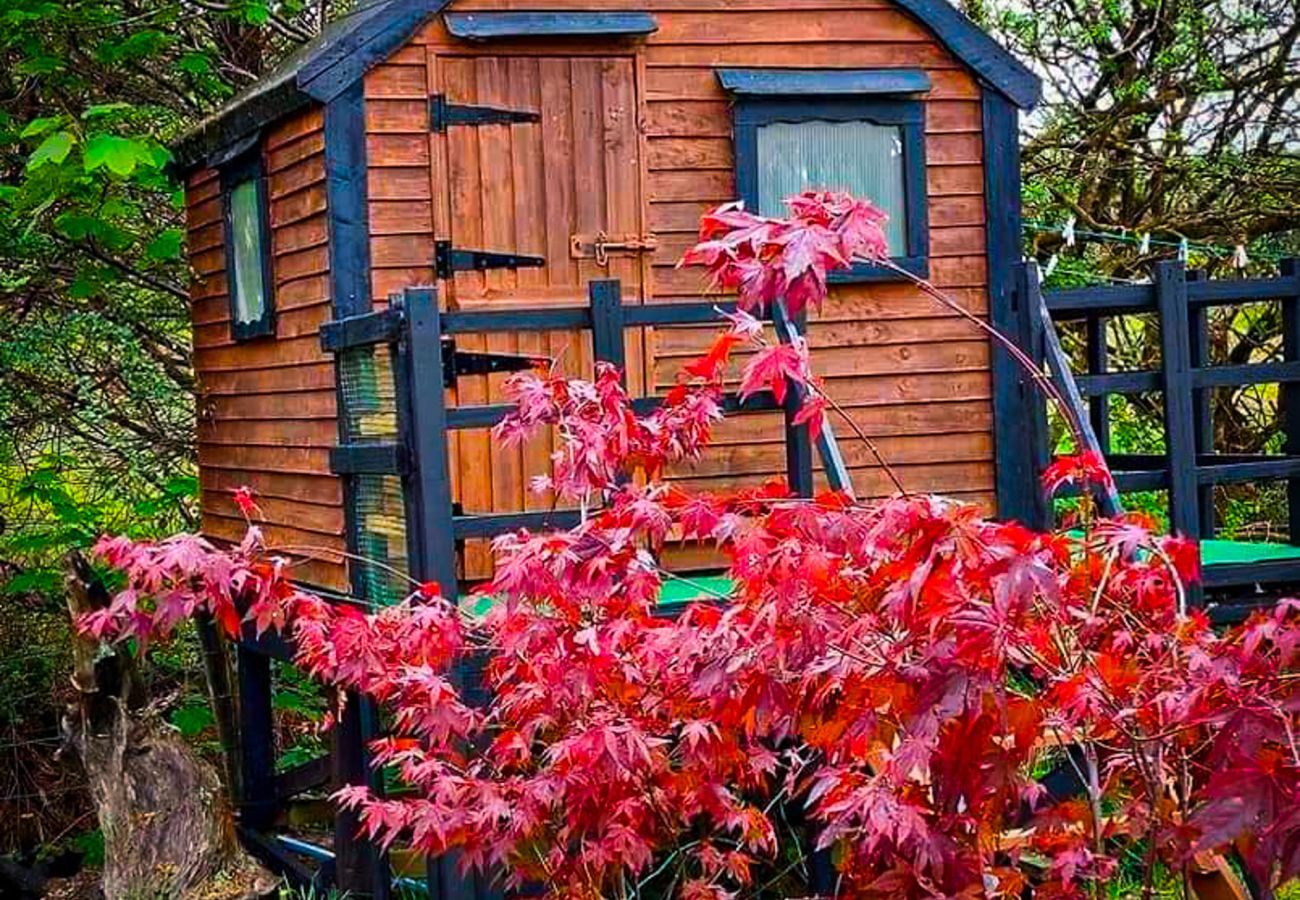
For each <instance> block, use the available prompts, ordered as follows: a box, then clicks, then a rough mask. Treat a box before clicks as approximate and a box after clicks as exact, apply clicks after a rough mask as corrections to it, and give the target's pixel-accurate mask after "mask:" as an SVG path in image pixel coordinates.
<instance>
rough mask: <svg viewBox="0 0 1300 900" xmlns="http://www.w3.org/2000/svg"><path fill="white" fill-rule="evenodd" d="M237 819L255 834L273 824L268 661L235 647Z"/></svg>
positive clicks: (272, 739) (272, 728)
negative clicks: (237, 722)
mask: <svg viewBox="0 0 1300 900" xmlns="http://www.w3.org/2000/svg"><path fill="white" fill-rule="evenodd" d="M235 659H236V669H237V672H236V675H237V678H238V683H239V773H240V784H239V787H238V790H239V820H240V824H241V825H243V826H244V827H246V828H250V829H252V830H254V831H265V830H266V829H267V828H270V827H271V825H272V823H273V822H274V821H275V806H276V799H275V721H274V717H273V715H272V712H271V659H270V657H268V656H265V655H263V654H261V653H258V652H257V651H256V650H252V649H249V648H248V647H245V646H243V645H242V644H241V645H238V647H237V649H236V652H235Z"/></svg>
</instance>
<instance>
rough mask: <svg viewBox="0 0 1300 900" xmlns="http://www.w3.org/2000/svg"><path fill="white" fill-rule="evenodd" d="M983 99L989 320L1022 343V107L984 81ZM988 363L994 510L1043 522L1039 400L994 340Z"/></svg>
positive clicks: (1016, 366)
mask: <svg viewBox="0 0 1300 900" xmlns="http://www.w3.org/2000/svg"><path fill="white" fill-rule="evenodd" d="M980 98H981V110H980V112H981V122H982V125H981V127H982V131H983V147H984V228H985V247H986V249H985V259H986V262H987V264H988V282H989V284H988V291H989V324H991V325H992V326H993V327H994V328H996V329H997V330H998V331H1000V332H1002V334H1004V335H1007V336H1008V337H1011V338H1012V339H1014V340H1016V341H1017V342H1019V341H1020V340H1021V332H1020V328H1021V310H1019V309H1018V308H1017V306H1016V282H1017V266H1018V265H1020V260H1021V255H1022V254H1021V245H1020V241H1021V232H1020V111H1019V110H1018V109H1017V108H1016V106H1015V104H1014V103H1012V102H1011V101H1010V100H1008V99H1007V98H1006V96H1005V95H1004V94H1002V93H1001V92H1000V91H998V90H997V89H996V88H993V87H990V86H987V85H985V86H984V87H982V88H981V90H980ZM991 362H992V372H993V447H994V453H995V460H996V474H995V483H996V490H997V504H998V515H999V516H1000V517H1001V518H1003V519H1016V520H1019V521H1021V522H1024V523H1026V524H1034V523H1035V522H1036V521H1041V518H1042V516H1041V510H1042V507H1043V504H1042V501H1041V492H1040V491H1039V489H1038V476H1037V473H1036V472H1035V470H1034V467H1033V455H1032V451H1031V447H1030V440H1029V429H1028V428H1026V424H1025V423H1026V412H1027V410H1029V409H1030V408H1031V407H1032V406H1034V405H1035V404H1038V403H1040V402H1041V401H1040V399H1039V398H1038V397H1037V396H1035V395H1031V394H1029V393H1027V392H1026V390H1025V384H1024V379H1023V375H1024V373H1023V372H1021V371H1020V368H1019V366H1018V365H1017V364H1016V361H1015V360H1014V359H1013V358H1012V356H1011V354H1009V353H1008V352H1007V351H1006V349H1005V348H1003V347H1002V346H1000V345H999V344H998V343H996V342H994V344H993V357H992V361H991ZM1034 390H1036V388H1034Z"/></svg>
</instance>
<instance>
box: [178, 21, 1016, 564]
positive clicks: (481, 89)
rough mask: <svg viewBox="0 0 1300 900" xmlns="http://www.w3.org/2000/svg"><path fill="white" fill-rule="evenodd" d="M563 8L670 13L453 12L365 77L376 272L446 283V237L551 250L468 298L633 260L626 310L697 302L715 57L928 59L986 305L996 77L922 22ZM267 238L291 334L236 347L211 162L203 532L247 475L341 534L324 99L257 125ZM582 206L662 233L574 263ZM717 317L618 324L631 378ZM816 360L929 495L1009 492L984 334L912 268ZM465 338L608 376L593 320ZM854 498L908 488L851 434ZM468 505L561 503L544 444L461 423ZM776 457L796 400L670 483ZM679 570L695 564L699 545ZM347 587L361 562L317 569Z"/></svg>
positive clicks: (796, 62)
mask: <svg viewBox="0 0 1300 900" xmlns="http://www.w3.org/2000/svg"><path fill="white" fill-rule="evenodd" d="M531 6H535V4H527V3H525V2H523V0H461V2H457V3H455V4H454V10H455V11H472V10H490V9H510V8H512V7H515V8H529V7H531ZM546 6H547V8H548V9H557V10H559V9H582V10H593V9H617V8H627V9H638V10H646V11H649V12H652V13H653V14H654V15H655V17H656V19H657V21H658V30H657V31H656V32H655V33H654V34H652V35H650V36H649V37H648V38H646V39H644V40H635V41H631V40H625V39H609V40H600V41H591V40H572V39H564V40H554V39H551V40H545V39H529V40H518V41H511V42H505V41H492V42H487V43H473V44H471V43H467V42H463V41H459V40H457V39H456V38H454V37H453V36H452V35H450V34H449V33H448V31H447V30H446V28H445V27H444V25H443V23H442V20H441V18H436V19H434V20H432V21H431V22H429V23H428V24H427V25H426V26H425V27H424V28H422V29H421V30H420V31H419V32H418V33H417V35H416V36H415V37H414V38H413V39H412V40H411V41H409V42H408V43H407V45H406V46H404V47H403V48H401V49H399V50H398V51H397V52H396V53H394V54H393V55H392V56H390V57H389V58H388V59H387V60H386V61H384V62H382V63H380V64H379V65H377V66H376V67H375V68H373V69H372V70H371V71H370V72H369V73H368V74H367V75H366V76H365V84H364V93H365V129H366V143H367V147H366V149H367V163H368V173H369V178H368V202H369V229H370V256H371V265H372V272H371V288H372V292H373V296H374V298H375V301H376V303H377V304H382V302H383V299H384V298H385V297H386V296H387V295H388V294H389V293H390V292H392V291H396V290H400V289H401V288H403V287H406V286H409V285H414V284H430V283H434V281H435V277H434V271H433V268H432V261H433V245H434V241H435V239H438V238H450V239H452V240H453V242H454V243H455V245H456V246H461V247H468V248H473V249H486V250H499V251H505V252H517V253H526V254H535V255H540V256H543V257H545V259H546V261H547V265H546V267H545V268H543V269H534V270H528V269H522V270H519V271H518V272H508V271H501V272H492V273H487V274H480V273H469V274H467V275H457V276H456V277H455V278H454V279H452V280H451V281H450V282H449V283H442V284H440V285H439V287H440V290H441V296H442V297H443V298H444V302H445V303H447V304H448V305H450V306H453V307H456V308H482V307H485V306H486V307H488V308H501V307H504V306H509V305H516V306H517V305H535V304H537V303H551V304H582V303H585V302H586V295H585V288H584V285H585V283H586V281H588V280H590V279H591V278H598V277H610V276H612V277H618V278H620V279H622V280H623V282H624V301H625V302H627V303H659V302H673V301H680V300H687V299H697V298H699V297H701V296H705V295H706V293H707V292H706V290H705V287H704V283H703V280H702V278H701V276H700V273H699V272H698V271H695V270H690V269H678V268H676V263H677V260H678V259H679V258H680V256H681V253H682V251H683V250H684V249H685V248H686V247H687V246H689V244H690V243H691V241H692V239H693V235H694V232H695V229H696V227H697V224H698V221H699V217H700V215H701V214H702V213H703V212H704V211H706V210H707V209H709V208H710V207H712V206H714V205H716V204H718V203H721V202H724V201H727V200H730V199H733V198H734V195H735V174H734V156H733V148H732V142H731V128H732V117H731V109H730V105H729V102H728V98H727V96H726V94H725V93H724V92H723V91H722V89H721V87H720V86H719V84H718V81H717V77H716V72H715V70H716V69H717V68H719V67H724V66H745V67H775V68H780V67H787V68H798V67H817V68H836V67H840V68H877V67H890V66H902V67H922V68H924V69H925V70H926V71H927V72H928V73H929V75H930V78H931V80H932V83H933V89H932V91H931V92H930V94H929V95H928V97H927V102H926V155H927V165H928V171H927V185H928V198H927V199H928V204H929V220H930V271H931V276H932V279H933V281H934V282H935V283H936V284H937V285H938V286H939V287H941V288H943V289H944V290H945V291H947V292H949V293H950V294H951V295H953V296H954V297H955V298H956V299H957V300H959V301H960V302H961V303H962V304H963V305H964V306H965V307H966V308H967V309H969V310H971V311H974V312H976V313H978V314H984V313H986V312H987V306H988V300H987V297H988V292H987V273H986V268H987V267H986V262H985V228H984V222H985V205H984V196H983V184H984V172H983V165H982V162H983V160H982V146H983V144H982V133H981V120H980V116H981V105H980V88H979V85H978V83H977V81H976V79H975V77H974V76H973V75H972V74H971V73H970V72H969V71H968V70H967V69H966V68H965V67H964V66H963V65H962V64H961V63H960V62H958V61H957V60H956V59H955V58H954V57H953V56H952V55H951V54H950V53H949V52H948V51H947V50H946V49H945V48H944V47H943V46H942V45H941V44H940V43H939V42H938V41H937V40H936V39H935V38H934V36H933V35H932V34H931V33H930V32H928V31H927V30H926V28H925V27H924V26H923V25H921V24H920V23H918V22H917V21H915V20H913V19H912V18H910V17H909V16H907V15H906V14H905V13H903V12H901V11H900V10H898V9H897V8H896V7H894V6H893V5H892V4H890V3H889V2H888V0H548V3H547V4H546ZM433 93H445V94H446V95H447V96H448V97H449V98H451V99H452V100H453V101H456V102H468V103H485V104H489V105H497V106H507V107H513V108H519V109H531V110H535V111H540V112H542V113H543V121H542V123H540V124H535V123H525V124H516V125H495V126H483V127H478V128H465V129H452V134H434V133H431V132H430V128H429V124H430V123H429V97H430V95H431V94H433ZM265 153H266V158H267V161H268V168H269V170H270V172H271V181H272V197H273V199H272V220H273V224H274V230H275V236H276V259H275V281H276V286H277V306H278V309H279V315H280V324H279V326H278V333H277V340H276V341H273V342H272V341H268V342H265V343H263V344H260V345H259V344H257V343H256V342H254V343H253V344H249V345H239V346H234V345H232V344H231V343H230V340H229V333H228V325H227V319H228V307H227V302H226V299H225V286H224V275H223V273H222V271H221V266H222V263H221V248H220V240H221V235H220V228H219V224H218V225H217V226H216V227H215V228H214V227H213V223H219V217H220V212H219V202H215V201H214V198H215V197H216V187H215V176H214V173H210V172H206V173H198V174H196V175H195V176H194V177H192V178H191V180H190V191H189V193H190V205H191V250H192V253H193V259H194V263H195V268H196V269H197V270H198V272H199V275H200V276H201V279H202V280H201V281H200V282H199V284H198V285H197V286H196V291H195V298H196V299H195V321H196V348H197V352H198V368H199V372H200V376H201V379H202V381H203V385H204V397H205V401H206V403H207V409H208V411H209V413H210V415H211V416H212V417H211V418H209V419H206V420H205V424H204V425H203V431H202V433H201V450H200V464H201V467H202V469H203V485H204V489H205V490H204V527H205V529H207V530H208V531H209V532H210V533H213V534H215V535H219V536H228V535H233V534H234V533H235V532H236V531H237V530H238V526H239V522H238V521H237V519H236V518H235V517H234V513H233V508H232V507H231V505H230V502H229V499H228V495H226V494H225V493H223V492H224V491H226V490H227V489H228V488H229V487H231V486H233V485H235V484H238V483H243V482H245V481H247V482H248V483H250V484H252V485H253V486H254V487H255V488H257V489H258V490H259V491H260V493H261V497H262V501H261V502H262V504H263V509H264V511H265V512H266V514H267V520H268V523H269V524H270V527H269V528H268V532H269V533H270V535H271V537H272V538H273V540H276V541H280V542H282V543H286V544H302V543H306V542H312V543H315V544H317V545H320V546H325V547H337V548H341V547H342V545H343V538H342V534H343V521H342V513H341V509H340V492H339V487H338V482H337V480H336V479H334V478H332V477H331V476H329V475H328V468H327V448H328V447H329V445H330V444H331V443H333V442H334V440H335V436H336V427H335V419H334V415H335V410H334V394H333V375H332V369H331V367H330V365H329V363H328V361H327V359H325V358H324V357H323V356H322V355H321V353H320V350H319V345H318V343H317V339H316V329H317V328H318V326H319V324H320V322H321V321H323V320H324V319H325V318H328V315H329V289H328V281H327V278H326V276H325V267H326V265H327V262H328V249H327V246H326V242H327V236H326V227H325V217H324V205H325V191H324V185H323V183H322V182H323V163H322V155H321V123H320V115H319V113H307V114H305V115H302V116H299V117H298V118H296V119H294V120H293V121H291V122H288V123H285V124H284V125H282V126H280V127H278V128H277V129H276V130H275V132H274V133H273V134H272V135H271V136H270V137H269V139H268V140H267V141H266V147H265ZM592 223H597V224H599V225H600V226H601V227H607V228H608V229H609V230H610V231H612V232H618V233H638V234H641V235H647V236H648V235H653V236H654V237H655V238H656V239H657V240H658V244H659V249H658V250H657V251H655V252H654V253H653V254H646V255H644V256H640V257H630V256H616V257H615V259H614V260H613V262H612V264H611V267H610V268H609V269H608V270H606V269H601V268H600V267H597V266H595V264H594V263H592V262H590V261H584V260H579V261H575V260H572V259H571V258H570V257H569V253H568V241H569V236H570V234H571V233H572V232H573V231H575V230H578V231H590V230H592ZM712 333H713V329H711V328H659V329H653V330H652V329H647V330H645V331H644V332H640V333H636V334H629V335H628V360H629V367H630V369H631V370H632V371H631V372H630V376H631V378H630V380H631V382H632V385H633V387H634V389H635V390H638V391H641V390H643V389H649V390H662V389H664V388H665V387H666V386H668V385H670V384H672V382H673V380H674V378H675V376H676V373H677V371H678V370H679V368H680V367H681V366H682V364H684V363H685V362H686V361H687V360H688V359H690V358H691V357H692V356H694V355H697V354H698V353H699V352H700V351H701V350H702V348H703V347H704V346H706V344H707V342H708V341H709V340H710V338H711V335H712ZM809 337H810V341H811V344H812V347H813V365H814V368H815V369H816V370H817V372H818V373H819V374H821V375H822V376H823V377H824V378H825V379H826V383H827V385H828V388H829V391H830V393H831V395H832V396H833V397H834V398H835V399H836V400H838V401H839V402H840V403H841V404H843V406H844V407H845V408H847V409H848V410H849V412H850V414H851V415H852V417H853V419H854V420H855V422H856V423H857V424H858V426H859V427H860V428H861V429H862V430H863V431H864V432H866V433H867V434H869V435H871V436H872V438H874V439H875V441H876V443H877V444H878V445H879V447H880V449H881V451H882V452H883V454H884V455H885V456H886V458H887V459H889V460H890V462H891V464H892V465H893V467H894V468H895V470H896V471H897V473H898V474H899V476H900V477H901V479H902V481H903V484H904V486H905V487H906V488H907V489H909V490H915V491H935V492H941V493H945V494H949V495H952V496H956V497H959V498H962V499H965V500H969V501H972V502H975V503H977V504H980V505H981V506H983V507H984V508H986V509H987V510H989V511H992V509H993V507H994V493H993V492H994V466H993V437H992V404H991V376H990V371H989V365H990V349H989V345H988V342H987V340H986V339H985V338H984V337H983V336H982V335H980V334H978V333H977V332H976V331H975V330H974V329H973V328H972V327H971V326H970V325H969V324H968V323H966V322H964V321H962V320H961V319H960V318H958V317H957V316H955V315H952V314H951V313H949V312H947V311H946V310H944V309H942V308H941V307H939V306H938V305H937V304H936V303H935V302H934V301H932V300H930V299H927V298H926V297H924V296H923V295H922V294H921V293H920V292H919V291H917V290H916V289H914V288H912V287H910V286H908V285H905V284H898V283H892V284H886V283H874V284H859V285H838V286H835V287H833V288H832V292H831V296H830V298H829V301H828V302H827V304H826V306H825V308H824V309H822V310H821V311H820V313H818V314H815V315H814V316H813V317H812V322H811V323H810V326H809ZM459 344H460V346H462V347H464V348H466V349H491V350H496V351H503V352H524V353H542V354H546V355H551V356H555V357H558V358H559V359H560V360H561V364H562V365H563V367H564V368H565V370H566V371H570V372H573V373H575V374H582V375H587V374H589V373H590V367H591V355H590V341H589V339H587V338H584V337H583V336H582V335H579V334H572V333H555V334H545V335H497V336H491V337H488V336H465V337H463V338H461V339H460V340H459ZM501 381H502V377H501V376H490V377H474V378H466V379H462V380H461V381H460V383H459V384H458V387H457V389H456V390H455V391H452V392H451V393H450V394H449V401H450V402H452V403H481V402H487V401H489V400H494V399H497V398H498V397H499V392H500V384H501ZM837 432H838V433H839V434H840V436H841V444H842V446H843V449H844V453H845V457H846V459H847V461H848V463H849V466H850V468H851V470H852V473H853V478H854V483H855V485H856V487H857V489H858V491H859V492H860V493H861V494H862V495H864V496H879V495H882V494H887V493H890V492H892V490H893V486H892V484H891V483H890V482H889V480H888V479H887V478H886V476H885V473H884V472H883V471H882V469H881V467H880V466H878V465H877V464H876V463H875V461H874V459H873V458H872V456H871V454H870V452H869V451H868V449H867V448H866V447H865V446H863V445H862V444H861V443H860V442H858V441H856V440H854V439H852V438H851V437H850V436H849V434H848V429H847V428H845V427H844V426H843V425H842V424H839V425H837ZM450 441H451V447H452V458H453V481H454V490H455V493H456V497H457V499H458V501H459V502H461V503H462V504H463V505H464V507H465V509H466V511H468V512H486V511H507V510H512V509H521V508H545V507H547V506H549V503H550V501H549V498H546V497H536V496H533V495H531V494H530V493H529V491H528V490H527V484H528V479H529V477H530V476H532V475H534V474H538V473H540V472H541V471H544V470H545V468H546V466H547V455H548V453H549V452H550V449H551V446H550V445H549V444H548V442H546V441H545V440H543V441H540V442H539V443H538V444H537V445H536V446H534V447H531V448H527V449H525V450H523V451H503V450H501V448H499V447H497V446H494V445H493V443H492V442H491V440H490V438H489V436H488V434H487V433H486V432H484V431H477V432H474V431H471V432H463V433H459V434H456V435H453V436H452V437H451V438H450ZM783 471H784V446H783V441H782V434H781V425H780V417H779V415H776V414H757V415H749V416H744V417H736V418H735V419H733V420H730V421H728V422H727V423H725V424H724V425H723V426H722V428H721V429H720V430H719V432H718V444H717V446H716V447H715V448H714V449H713V450H712V451H711V452H710V453H709V455H708V456H707V457H706V458H705V459H704V460H703V461H701V462H700V463H699V464H698V465H696V466H694V467H690V468H683V469H681V470H680V471H678V472H677V473H675V474H676V476H677V477H679V478H681V479H682V480H683V481H684V482H686V483H688V484H689V485H690V486H691V487H694V488H699V489H718V488H721V487H723V486H730V485H736V484H741V483H746V482H752V481H754V480H757V479H761V478H766V477H770V476H775V475H779V474H781V473H782V472H783ZM672 558H673V559H675V561H676V562H677V563H679V564H682V565H692V564H696V563H699V564H705V563H706V562H708V559H706V557H705V556H703V555H699V554H696V553H695V552H694V551H689V550H683V551H678V552H676V553H674V554H673V556H672ZM465 562H466V565H465V574H466V575H468V576H471V577H477V576H483V575H486V574H487V573H488V572H489V571H490V561H489V558H488V552H487V548H486V545H485V544H482V543H471V545H470V546H469V547H468V548H467V554H466V561H465ZM312 572H313V575H314V579H313V578H308V579H307V580H316V581H319V582H323V583H328V584H331V585H340V586H341V585H342V583H343V571H342V569H341V568H339V567H336V566H335V567H331V566H328V565H325V564H322V563H316V564H313V567H312Z"/></svg>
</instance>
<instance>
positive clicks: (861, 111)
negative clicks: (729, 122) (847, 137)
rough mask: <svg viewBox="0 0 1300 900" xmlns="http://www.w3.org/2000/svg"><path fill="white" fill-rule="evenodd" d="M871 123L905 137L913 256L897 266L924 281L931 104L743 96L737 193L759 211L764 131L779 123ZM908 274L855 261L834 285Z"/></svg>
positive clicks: (832, 277) (738, 104)
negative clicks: (927, 120) (928, 107)
mask: <svg viewBox="0 0 1300 900" xmlns="http://www.w3.org/2000/svg"><path fill="white" fill-rule="evenodd" d="M809 121H822V122H863V121H865V122H871V123H873V124H876V125H892V126H897V127H899V128H900V130H901V131H902V135H903V192H904V204H905V208H906V213H907V223H906V227H905V229H904V233H905V239H906V241H907V252H906V253H905V254H903V255H901V256H893V257H890V260H891V262H893V264H894V265H896V266H898V267H899V268H901V269H903V270H904V271H905V272H909V273H910V274H912V275H915V276H917V277H918V278H928V277H929V276H930V210H929V202H928V200H927V197H926V159H925V101H924V100H920V99H916V98H912V97H901V96H900V97H881V96H806V95H799V94H794V93H791V94H783V95H781V96H771V95H770V94H767V95H762V96H748V95H739V96H736V97H735V105H734V110H733V129H734V135H733V139H734V141H735V150H736V189H737V192H738V193H739V195H740V198H741V199H742V200H744V201H745V206H746V207H747V208H749V209H752V210H754V211H755V212H758V211H759V210H758V129H759V128H760V127H761V126H763V125H770V124H773V123H775V122H781V123H790V124H798V123H800V122H809ZM903 279H904V276H902V275H900V274H898V273H897V272H893V271H891V270H889V269H887V268H885V267H883V266H878V265H872V264H868V263H855V264H854V265H853V268H851V269H848V270H844V271H839V272H831V273H829V275H828V276H827V280H828V281H830V282H832V283H856V282H864V281H897V280H903Z"/></svg>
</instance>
